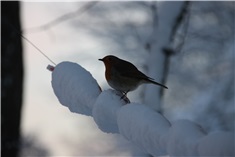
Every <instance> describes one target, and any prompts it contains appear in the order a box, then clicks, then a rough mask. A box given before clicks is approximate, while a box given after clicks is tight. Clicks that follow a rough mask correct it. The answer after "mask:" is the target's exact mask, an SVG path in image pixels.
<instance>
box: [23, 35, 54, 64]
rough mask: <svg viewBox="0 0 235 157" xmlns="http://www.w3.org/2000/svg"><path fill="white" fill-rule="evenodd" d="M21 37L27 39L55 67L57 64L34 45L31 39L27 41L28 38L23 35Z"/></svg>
mask: <svg viewBox="0 0 235 157" xmlns="http://www.w3.org/2000/svg"><path fill="white" fill-rule="evenodd" d="M20 36H21V37H22V38H23V39H25V40H26V41H28V42H29V43H30V44H31V45H32V46H33V47H34V48H35V49H37V50H38V51H39V52H40V53H41V54H42V55H43V56H44V57H46V58H47V59H48V60H49V61H50V62H51V63H53V64H54V65H56V64H55V62H53V61H52V60H51V59H50V58H49V57H48V56H47V55H46V54H45V53H43V52H42V51H41V50H40V49H39V48H38V47H37V46H36V45H34V44H33V43H32V42H31V41H30V40H29V39H27V38H26V37H24V36H23V35H22V34H20Z"/></svg>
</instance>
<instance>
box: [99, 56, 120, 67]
mask: <svg viewBox="0 0 235 157" xmlns="http://www.w3.org/2000/svg"><path fill="white" fill-rule="evenodd" d="M99 60H100V61H102V62H104V65H105V67H106V68H108V67H110V66H113V65H115V64H116V63H117V62H118V61H119V60H120V59H119V58H118V57H115V56H112V55H108V56H105V57H104V58H102V59H99Z"/></svg>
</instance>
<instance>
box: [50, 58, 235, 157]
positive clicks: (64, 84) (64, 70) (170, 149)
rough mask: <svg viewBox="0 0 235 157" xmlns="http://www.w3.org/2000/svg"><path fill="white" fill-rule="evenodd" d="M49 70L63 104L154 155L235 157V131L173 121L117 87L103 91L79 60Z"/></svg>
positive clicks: (55, 89)
mask: <svg viewBox="0 0 235 157" xmlns="http://www.w3.org/2000/svg"><path fill="white" fill-rule="evenodd" d="M48 69H50V70H51V71H52V87H53V90H54V93H55V95H56V96H57V98H58V100H59V101H60V103H61V104H62V105H64V106H66V107H68V108H69V110H70V111H71V112H75V113H79V114H84V115H90V116H92V117H93V118H94V121H95V122H96V124H97V126H98V127H99V129H101V130H102V131H103V132H106V133H120V134H121V135H123V136H124V137H125V138H126V139H127V140H130V141H131V142H132V143H134V144H135V145H138V146H139V147H140V148H142V149H143V150H144V151H146V152H147V153H149V154H152V155H153V156H159V155H170V156H235V152H234V133H233V132H223V131H220V132H214V133H209V134H208V133H206V132H205V131H204V130H203V129H202V128H201V126H199V125H198V124H196V123H194V122H192V121H189V120H178V121H176V122H174V123H173V124H170V122H169V121H168V120H167V119H166V118H165V117H164V116H162V115H161V114H159V113H157V112H155V111H154V110H152V109H150V108H148V107H147V106H146V105H143V104H137V103H130V104H126V102H125V101H123V100H122V99H120V96H119V93H118V92H116V91H114V90H106V91H103V92H102V91H101V88H100V87H99V85H98V83H97V81H96V80H95V79H94V78H93V77H92V75H91V74H90V73H89V72H88V71H87V70H85V69H84V68H83V67H81V66H80V65H78V64H76V63H71V62H62V63H60V64H58V65H57V66H56V67H50V66H49V67H48Z"/></svg>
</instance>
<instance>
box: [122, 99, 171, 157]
mask: <svg viewBox="0 0 235 157" xmlns="http://www.w3.org/2000/svg"><path fill="white" fill-rule="evenodd" d="M118 126H119V130H120V133H121V134H122V135H123V136H124V137H126V138H127V139H128V140H130V141H132V142H133V143H134V144H136V145H138V146H139V147H141V148H143V149H144V150H145V151H146V152H148V153H150V154H152V155H156V156H158V155H165V154H166V152H165V149H164V141H163V143H162V142H161V138H162V137H163V136H164V135H165V133H166V132H167V130H168V129H169V127H170V123H169V122H168V120H167V119H165V118H164V117H163V116H162V115H160V114H159V113H157V112H155V111H153V110H151V109H150V108H148V107H146V106H144V105H142V104H137V103H131V104H128V105H126V106H123V107H122V108H121V109H120V111H119V113H118Z"/></svg>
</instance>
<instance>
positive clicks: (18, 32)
mask: <svg viewBox="0 0 235 157" xmlns="http://www.w3.org/2000/svg"><path fill="white" fill-rule="evenodd" d="M4 22H7V23H8V24H9V25H10V26H11V27H12V28H13V29H14V30H15V32H16V33H17V34H19V35H20V36H21V37H22V38H23V39H24V40H26V41H27V42H28V43H30V44H31V45H32V46H33V47H34V48H35V49H37V50H38V51H39V52H40V53H41V54H42V55H43V56H44V57H46V58H47V59H48V60H49V61H50V62H51V63H52V64H54V65H55V66H56V63H55V62H53V61H52V60H51V59H50V58H49V57H48V56H47V55H46V54H45V53H43V52H42V51H41V50H40V49H39V48H38V47H37V46H36V45H35V44H33V43H32V42H31V41H30V40H29V39H27V38H26V37H25V36H23V35H22V33H21V32H20V31H18V30H17V29H16V28H15V27H14V26H13V25H12V24H11V23H10V22H8V21H7V20H4Z"/></svg>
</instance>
